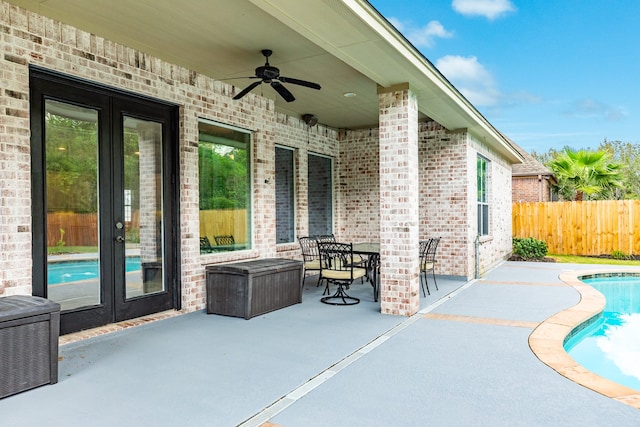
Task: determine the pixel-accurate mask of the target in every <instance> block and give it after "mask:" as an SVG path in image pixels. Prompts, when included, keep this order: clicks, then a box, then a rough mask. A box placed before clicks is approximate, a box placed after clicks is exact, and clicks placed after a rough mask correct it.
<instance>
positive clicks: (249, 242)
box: [198, 117, 254, 255]
mask: <svg viewBox="0 0 640 427" xmlns="http://www.w3.org/2000/svg"><path fill="white" fill-rule="evenodd" d="M201 124H204V125H207V126H213V127H217V128H221V129H227V130H230V131H232V132H235V133H237V134H240V135H244V137H246V139H247V140H246V141H239V140H236V139H232V138H224V137H219V136H215V135H210V137H211V138H212V141H205V142H208V143H212V144H218V145H226V146H228V147H232V148H236V149H238V148H239V149H243V150H245V152H246V171H247V172H246V173H247V177H246V185H247V190H246V201H245V203H246V206H245V209H246V217H245V223H246V224H245V227H246V242H239V241H238V239H237V238H236V245H237V247H236V248H233V249H227V248H225V249H224V250H217V249H216V248H215V247H216V244H215V242H214V239H213V238H209V240H210V244H211V245H212V246H213V248H212V251H211V252H209V253H214V254H215V253H229V252H237V251H242V250H251V249H253V247H254V243H253V230H254V224H253V207H254V200H253V191H254V171H253V133H252V131H250V130H248V129H244V128H241V127H237V126H232V125H228V124H225V123H220V122H217V121H214V120H210V119H206V118H203V117H199V118H198V193H199V194H200V191H201V190H200V187H201V177H200V173H201V165H200V153H199V151H200V145H201V142H202V138H201V134H202V133H203V131H202V130H201V129H200V125H201ZM213 140H217V141H213ZM225 140H227V141H228V143H225V142H224V141H225ZM198 198H200V196H199V197H198ZM200 203H201V202H200V200H198V212H201V210H202V209H201V205H200ZM201 229H202V228H201ZM224 234H226V233H224ZM200 237H202V236H200ZM207 237H209V236H207ZM211 237H214V236H211ZM234 237H235V236H234ZM207 253H208V252H203V250H202V246H201V250H200V255H205V254H207Z"/></svg>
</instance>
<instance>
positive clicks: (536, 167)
mask: <svg viewBox="0 0 640 427" xmlns="http://www.w3.org/2000/svg"><path fill="white" fill-rule="evenodd" d="M511 142H512V143H513V146H514V148H515V149H516V150H517V151H518V153H520V155H521V156H522V157H523V158H524V162H522V163H515V164H513V165H512V166H511V176H514V177H517V176H536V175H542V176H550V177H553V179H554V180H555V175H554V174H553V172H551V171H550V170H549V169H548V168H547V167H546V166H545V165H543V164H542V163H540V162H539V161H538V160H537V159H536V158H535V157H533V156H532V155H531V154H529V153H527V152H526V151H525V150H524V149H523V148H522V147H520V146H519V145H518V144H516V143H514V142H513V141H511Z"/></svg>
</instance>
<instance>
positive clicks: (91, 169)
mask: <svg viewBox="0 0 640 427" xmlns="http://www.w3.org/2000/svg"><path fill="white" fill-rule="evenodd" d="M45 135H46V138H45V152H46V207H47V212H46V222H47V239H46V243H47V270H48V271H47V287H48V297H49V299H51V300H53V301H56V302H58V303H60V305H61V309H62V310H73V309H76V308H79V307H86V306H93V305H99V304H101V303H102V295H101V292H100V263H99V249H98V223H99V219H98V196H99V193H98V175H97V174H98V112H97V111H96V110H93V109H90V108H83V107H78V106H75V105H71V104H65V103H62V102H58V101H53V100H47V101H46V102H45Z"/></svg>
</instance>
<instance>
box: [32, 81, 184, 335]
mask: <svg viewBox="0 0 640 427" xmlns="http://www.w3.org/2000/svg"><path fill="white" fill-rule="evenodd" d="M30 90H31V97H30V99H31V108H30V112H31V160H32V168H31V182H32V227H33V233H32V237H33V245H32V246H33V269H32V271H33V282H32V284H33V294H34V295H37V296H42V297H45V298H49V299H51V300H53V301H56V302H58V303H60V305H61V308H62V312H61V317H60V330H61V333H63V334H65V333H69V332H74V331H78V330H82V329H87V328H91V327H95V326H100V325H105V324H108V323H113V322H119V321H122V320H127V319H132V318H136V317H140V316H144V315H147V314H151V313H157V312H160V311H164V310H169V309H173V308H179V307H180V302H179V298H178V295H179V292H178V290H177V289H178V280H177V277H179V273H178V267H177V261H176V260H177V255H176V253H177V249H176V241H177V232H176V230H177V227H176V224H177V223H178V211H177V206H178V203H176V198H177V196H176V195H177V194H178V193H179V191H178V188H179V184H178V180H177V179H176V173H175V171H176V170H177V164H178V162H177V146H178V144H177V143H175V141H176V139H177V136H176V129H177V127H176V125H175V123H176V121H177V108H176V107H175V106H173V105H168V104H163V103H161V102H159V101H155V100H150V99H146V98H145V99H143V98H139V97H136V96H134V95H131V94H124V93H122V92H115V91H109V90H107V89H105V88H104V87H96V86H93V85H91V84H88V83H84V82H80V81H77V80H69V79H66V78H64V77H63V76H60V75H58V74H52V73H49V72H47V71H44V70H39V69H38V70H35V69H30Z"/></svg>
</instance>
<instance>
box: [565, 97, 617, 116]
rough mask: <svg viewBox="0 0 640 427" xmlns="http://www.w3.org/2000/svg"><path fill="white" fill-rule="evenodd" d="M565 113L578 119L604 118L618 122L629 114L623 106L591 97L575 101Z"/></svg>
mask: <svg viewBox="0 0 640 427" xmlns="http://www.w3.org/2000/svg"><path fill="white" fill-rule="evenodd" d="M564 113H565V115H566V116H569V117H574V118H578V119H594V118H603V119H605V120H606V121H608V122H617V121H619V120H622V119H623V118H625V117H626V116H627V112H626V111H625V109H624V108H622V107H616V106H613V105H608V104H605V103H603V102H600V101H596V100H595V99H590V98H586V99H580V100H577V101H574V102H573V103H572V104H571V106H570V107H569V108H568V109H567V110H565V112H564Z"/></svg>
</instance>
